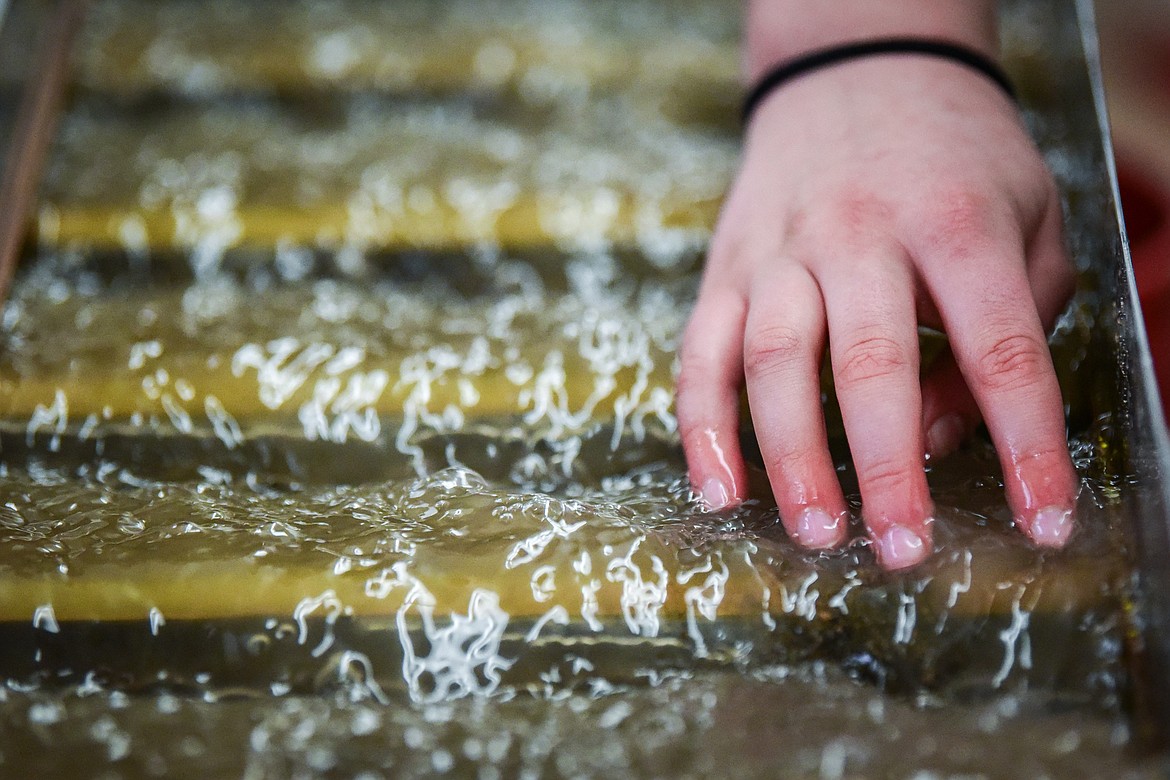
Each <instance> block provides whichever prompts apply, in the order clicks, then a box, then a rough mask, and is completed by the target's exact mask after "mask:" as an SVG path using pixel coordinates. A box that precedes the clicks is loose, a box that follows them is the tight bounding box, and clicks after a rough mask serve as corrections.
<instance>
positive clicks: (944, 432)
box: [926, 414, 967, 458]
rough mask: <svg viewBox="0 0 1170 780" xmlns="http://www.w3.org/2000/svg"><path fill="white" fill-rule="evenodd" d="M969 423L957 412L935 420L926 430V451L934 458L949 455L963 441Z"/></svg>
mask: <svg viewBox="0 0 1170 780" xmlns="http://www.w3.org/2000/svg"><path fill="white" fill-rule="evenodd" d="M966 432H967V425H966V423H964V422H963V418H962V417H960V416H959V415H957V414H946V415H943V416H942V417H940V418H938V419H937V420H935V421H934V425H932V426H930V430H929V431H927V432H926V452H927V454H928V455H930V457H932V458H941V457H943V456H944V455H949V454H951V453H952V452H954V451H955V450H957V449H958V448H959V445H960V444H962V443H963V434H965V433H966Z"/></svg>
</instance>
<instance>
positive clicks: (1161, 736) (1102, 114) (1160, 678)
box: [1077, 0, 1170, 750]
mask: <svg viewBox="0 0 1170 780" xmlns="http://www.w3.org/2000/svg"><path fill="white" fill-rule="evenodd" d="M1077 17H1078V21H1079V24H1080V29H1081V37H1082V48H1083V51H1084V56H1085V64H1086V76H1087V78H1088V82H1089V83H1088V86H1089V89H1090V90H1091V94H1092V100H1093V107H1094V110H1095V112H1096V115H1097V128H1096V129H1097V131H1098V132H1099V133H1100V144H1101V149H1100V151H1101V153H1102V156H1103V160H1102V162H1103V164H1104V167H1105V172H1106V173H1107V181H1106V182H1105V184H1106V186H1107V188H1108V192H1107V195H1108V197H1109V201H1110V205H1111V206H1112V213H1111V214H1110V215H1108V217H1103V219H1108V220H1109V221H1110V223H1111V225H1112V227H1113V228H1114V229H1113V230H1112V231H1111V235H1110V239H1111V246H1110V249H1111V250H1112V251H1111V258H1110V260H1111V261H1112V262H1113V263H1114V265H1115V279H1114V284H1115V289H1114V290H1113V292H1114V294H1115V296H1116V313H1117V333H1116V337H1117V339H1118V344H1117V347H1118V350H1119V354H1120V358H1121V360H1120V361H1119V362H1120V365H1119V366H1118V371H1119V377H1118V382H1119V387H1120V391H1121V393H1122V398H1121V403H1122V409H1120V410H1119V412H1120V418H1121V419H1120V422H1121V423H1122V425H1123V432H1124V436H1125V445H1126V451H1127V452H1126V454H1127V456H1128V465H1129V468H1130V470H1131V476H1132V477H1133V479H1132V480H1131V485H1130V486H1129V490H1130V491H1131V493H1130V501H1129V509H1130V512H1129V514H1130V518H1131V521H1132V524H1133V533H1134V536H1135V541H1136V544H1135V545H1134V550H1133V557H1134V563H1135V564H1136V579H1137V582H1136V583H1135V585H1136V596H1137V598H1136V599H1135V603H1134V604H1133V605H1132V609H1133V619H1134V626H1135V629H1136V631H1137V632H1138V635H1139V636H1140V643H1139V646H1138V648H1137V653H1136V655H1135V658H1134V668H1133V673H1134V681H1133V688H1134V690H1133V691H1132V696H1133V699H1134V706H1135V709H1136V712H1135V715H1136V716H1137V717H1136V718H1135V726H1136V727H1137V732H1138V736H1139V738H1140V739H1141V741H1142V742H1144V743H1145V744H1146V745H1147V746H1149V747H1150V748H1153V749H1162V750H1164V749H1166V748H1167V747H1170V481H1168V480H1170V436H1168V435H1167V428H1166V420H1165V417H1164V416H1163V412H1162V404H1161V400H1160V397H1159V393H1158V386H1157V382H1156V381H1155V378H1154V368H1153V356H1152V354H1151V352H1150V345H1149V340H1148V339H1147V337H1146V330H1145V325H1144V322H1143V319H1142V311H1141V303H1140V301H1139V299H1138V294H1137V285H1136V281H1135V277H1134V270H1133V262H1132V258H1131V256H1130V249H1129V241H1128V238H1127V236H1126V232H1125V220H1124V217H1123V215H1122V211H1121V196H1120V191H1119V188H1118V183H1117V166H1116V163H1115V160H1114V157H1113V141H1112V135H1111V131H1110V126H1109V114H1108V109H1107V106H1106V102H1105V91H1104V81H1103V77H1102V66H1101V58H1100V53H1099V46H1098V39H1097V29H1096V17H1095V10H1094V6H1093V0H1077Z"/></svg>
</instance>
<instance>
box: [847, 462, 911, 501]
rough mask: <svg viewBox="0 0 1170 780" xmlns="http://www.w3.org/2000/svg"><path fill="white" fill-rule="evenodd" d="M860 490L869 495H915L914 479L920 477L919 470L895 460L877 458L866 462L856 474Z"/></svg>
mask: <svg viewBox="0 0 1170 780" xmlns="http://www.w3.org/2000/svg"><path fill="white" fill-rule="evenodd" d="M857 478H858V481H859V483H860V484H861V488H862V492H863V493H865V494H868V495H870V496H875V495H886V496H889V495H895V496H912V495H915V493H916V490H915V480H916V479H920V478H921V471H920V470H918V469H912V468H908V467H907V465H906V464H905V463H901V462H899V461H895V460H879V461H875V462H873V463H870V464H867V465H866V466H865V467H864V468H862V469H860V470H859V471H858V474H857Z"/></svg>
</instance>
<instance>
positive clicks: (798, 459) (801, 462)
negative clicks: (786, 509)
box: [764, 448, 810, 485]
mask: <svg viewBox="0 0 1170 780" xmlns="http://www.w3.org/2000/svg"><path fill="white" fill-rule="evenodd" d="M809 462H810V457H809V453H808V452H807V451H805V450H800V449H796V448H787V449H779V448H778V449H775V450H773V451H771V452H768V453H765V455H764V467H765V470H766V471H767V472H768V475H769V477H771V479H772V481H773V482H776V483H778V484H780V485H786V484H787V483H788V482H789V481H790V480H792V479H793V478H795V477H796V475H798V474H801V473H803V472H804V471H807V470H808V464H809Z"/></svg>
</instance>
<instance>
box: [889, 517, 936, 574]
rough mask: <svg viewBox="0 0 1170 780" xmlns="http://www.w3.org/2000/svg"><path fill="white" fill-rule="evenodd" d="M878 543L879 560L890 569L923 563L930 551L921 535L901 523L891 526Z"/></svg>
mask: <svg viewBox="0 0 1170 780" xmlns="http://www.w3.org/2000/svg"><path fill="white" fill-rule="evenodd" d="M876 543H877V556H878V561H879V562H880V563H881V565H882V567H883V568H886V569H890V570H894V569H905V568H908V567H910V566H914V565H916V564H918V563H921V562H922V561H923V560H924V559H925V558H926V556H927V554H929V552H930V550H929V548H928V547H927V545H926V542H925V541H923V539H922V537H921V536H919V535H918V534H916V533H914V532H913V531H911V530H910V529H909V528H905V527H903V526H900V525H895V526H891V527H890V528H889V529H888V530H887V531H886V532H885V533H884V534H882V535H881V536H880V537H878V539H877V540H876Z"/></svg>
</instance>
